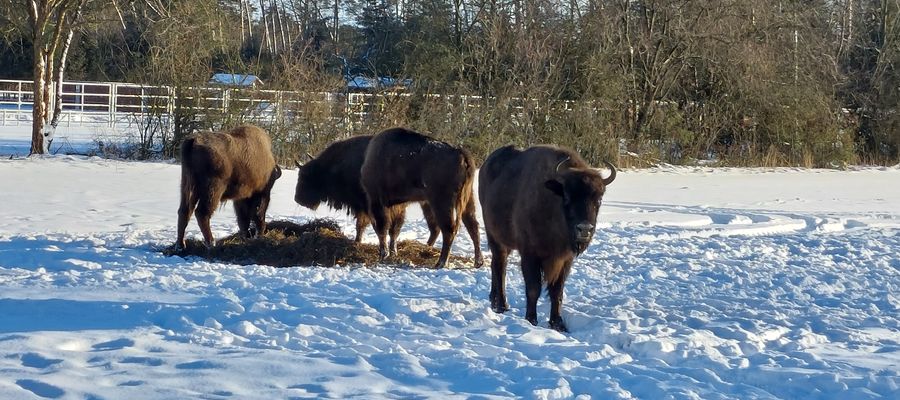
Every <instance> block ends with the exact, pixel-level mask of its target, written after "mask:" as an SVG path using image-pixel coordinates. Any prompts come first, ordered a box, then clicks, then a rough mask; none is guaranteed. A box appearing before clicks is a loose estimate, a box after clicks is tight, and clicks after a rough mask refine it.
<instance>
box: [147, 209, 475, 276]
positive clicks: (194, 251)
mask: <svg viewBox="0 0 900 400" xmlns="http://www.w3.org/2000/svg"><path fill="white" fill-rule="evenodd" d="M397 247H398V255H397V256H396V257H391V258H388V259H387V260H385V261H384V262H383V263H382V262H380V260H379V257H378V246H377V245H374V244H365V243H363V244H356V243H354V242H353V240H352V239H350V238H348V237H347V236H345V235H344V234H343V233H342V232H341V228H340V226H339V225H338V224H337V223H336V222H335V221H334V220H330V219H316V220H312V221H309V222H307V223H304V224H302V225H301V224H296V223H294V222H290V221H273V222H271V223H269V226H268V231H267V232H266V234H265V235H263V236H259V237H256V238H253V239H244V238H241V237H239V236H238V235H237V234H234V235H231V236H228V237H226V238H223V239H221V240H218V241H217V243H216V245H215V246H213V247H212V248H211V249H207V248H206V246H205V245H204V244H203V242H202V241H200V240H195V239H188V241H187V247H186V248H185V249H183V250H180V251H175V246H174V245H172V246H169V247H167V248H165V249H164V250H163V254H165V255H167V256H173V255H177V256H182V257H185V256H197V257H202V258H206V259H209V260H214V261H224V262H229V263H233V264H242V265H251V264H260V265H271V266H274V267H295V266H311V265H318V266H327V267H331V266H335V265H360V264H361V265H366V266H371V265H379V264H381V265H394V266H402V267H414V268H431V267H432V266H433V265H434V263H435V262H437V259H438V256H439V255H440V248H435V247H429V246H426V245H425V244H423V243H419V242H415V241H411V240H404V241H401V242H400V243H399V244H398V246H397ZM449 264H450V265H453V266H463V267H471V266H472V264H473V260H472V259H471V258H468V257H458V256H454V255H452V254H451V256H450V261H449Z"/></svg>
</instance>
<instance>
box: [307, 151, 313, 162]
mask: <svg viewBox="0 0 900 400" xmlns="http://www.w3.org/2000/svg"><path fill="white" fill-rule="evenodd" d="M306 156H307V157H309V160H310V161H312V160H313V159H315V157H313V155H312V154H309V152H308V151H307V152H306Z"/></svg>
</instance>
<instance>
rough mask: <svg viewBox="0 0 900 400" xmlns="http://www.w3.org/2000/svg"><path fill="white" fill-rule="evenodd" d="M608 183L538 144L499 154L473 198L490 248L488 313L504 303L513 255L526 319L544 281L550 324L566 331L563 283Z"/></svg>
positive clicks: (573, 158) (572, 157)
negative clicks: (522, 280)
mask: <svg viewBox="0 0 900 400" xmlns="http://www.w3.org/2000/svg"><path fill="white" fill-rule="evenodd" d="M607 165H608V167H609V168H610V170H611V175H610V176H609V177H608V178H605V179H604V178H603V177H601V176H600V173H598V172H597V171H595V170H594V169H592V168H591V167H590V166H588V164H587V163H586V162H584V160H582V159H581V157H580V156H579V155H578V154H577V153H575V152H574V151H572V150H569V149H563V148H559V147H555V146H535V147H531V148H529V149H526V150H518V149H516V148H514V147H513V146H507V147H503V148H500V149H497V150H496V151H494V152H493V153H491V155H490V156H488V158H487V160H485V162H484V165H483V166H482V167H481V171H480V172H479V174H478V179H479V181H478V182H479V187H478V196H479V198H480V199H481V210H482V214H483V215H484V229H485V232H486V233H487V238H488V246H490V248H491V254H492V258H491V294H490V299H491V308H493V310H494V311H496V312H498V313H502V312H504V311H506V310H508V309H509V305H508V304H507V302H506V258H507V256H508V255H509V252H510V251H511V250H518V251H519V254H520V255H521V258H522V275H523V277H524V278H525V292H526V312H525V318H526V319H527V320H528V321H529V322H531V323H532V324H535V325H536V324H537V299H538V297H539V296H540V293H541V286H542V281H543V282H546V283H547V291H548V293H549V295H550V301H551V307H550V326H551V327H552V328H554V329H557V330H559V331H566V325H565V323H564V322H563V320H562V317H561V316H560V309H561V308H562V298H563V285H564V284H565V281H566V277H568V275H569V271H570V270H571V268H572V261H573V260H574V259H575V256H577V255H578V254H581V253H582V252H583V251H584V250H585V249H587V246H588V245H589V244H590V241H591V238H592V237H593V235H594V229H595V226H596V222H597V213H598V212H599V211H600V201H601V200H602V198H603V194H604V192H605V191H606V187H607V186H608V185H609V184H610V183H612V181H613V180H614V179H615V177H616V170H615V168H614V167H613V166H612V164H609V163H607Z"/></svg>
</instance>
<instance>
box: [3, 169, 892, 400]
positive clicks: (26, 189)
mask: <svg viewBox="0 0 900 400" xmlns="http://www.w3.org/2000/svg"><path fill="white" fill-rule="evenodd" d="M178 179H179V167H178V166H177V165H175V164H167V163H138V162H117V161H108V160H99V159H82V158H75V157H54V158H48V159H25V160H22V159H16V160H8V161H7V160H3V161H0V221H2V222H0V398H3V399H28V398H77V399H84V398H89V399H124V398H128V399H140V398H148V399H170V398H207V399H225V398H240V399H247V398H261V399H263V398H264V399H272V398H319V397H330V398H347V397H361V398H382V397H389V398H441V399H443V398H453V397H463V398H470V397H474V398H508V397H525V398H569V397H579V398H588V397H591V398H595V399H630V398H641V399H661V398H672V399H736V398H751V399H770V398H782V399H870V398H886V399H896V398H898V397H900V235H898V233H900V168H896V167H895V168H865V169H857V170H852V171H824V170H794V169H776V170H758V169H705V168H695V169H692V168H661V169H651V170H638V171H622V172H621V173H620V175H619V177H618V179H617V180H616V182H615V183H614V184H613V185H612V186H610V189H609V191H608V193H607V195H606V198H605V201H604V204H603V207H602V211H601V217H600V218H601V220H602V221H603V223H602V225H601V228H600V229H598V232H597V235H596V237H595V240H594V244H593V245H592V246H591V247H590V249H589V250H588V251H587V252H586V254H584V255H583V256H582V257H580V258H579V259H578V260H577V262H576V265H575V269H574V272H573V274H572V276H571V277H570V278H569V280H568V284H567V287H566V300H565V303H564V307H565V308H564V312H563V317H564V318H565V319H566V320H567V322H568V325H569V328H570V330H571V333H569V334H565V335H564V334H560V333H557V332H555V331H552V330H550V329H548V328H547V327H546V320H547V317H548V313H549V305H548V304H547V302H546V300H545V299H542V300H541V302H540V303H539V308H538V313H539V319H540V320H541V322H542V324H541V326H538V327H532V326H531V325H530V324H528V323H527V322H526V321H525V319H524V318H523V314H524V302H525V299H524V293H523V282H522V277H521V273H520V272H519V271H518V268H517V267H516V265H517V262H518V260H517V259H513V260H511V261H512V265H511V266H512V268H510V271H509V301H510V306H511V307H512V310H511V311H510V312H508V313H506V314H504V315H498V314H495V313H493V312H492V311H491V310H490V308H489V303H488V300H487V296H488V291H489V287H490V272H489V269H488V268H483V269H481V270H474V271H473V270H469V269H448V270H437V271H435V270H427V269H397V268H387V267H380V268H362V267H354V266H347V267H340V268H318V267H299V268H282V269H276V268H270V267H264V266H237V265H228V264H220V263H212V262H207V261H203V260H200V259H182V258H178V257H165V256H163V255H161V254H160V253H159V252H158V251H157V250H158V249H160V248H161V247H164V246H166V245H168V244H171V243H172V242H173V239H174V231H175V229H174V228H175V212H176V209H177V205H178V204H177V202H178V200H177V192H178V190H177V189H178ZM295 179H296V174H295V173H294V171H285V175H284V177H282V178H281V180H279V181H278V184H277V185H276V187H275V190H274V193H273V200H272V206H271V208H270V213H269V215H270V219H292V220H296V221H303V220H306V219H309V218H314V217H321V216H333V217H336V218H338V219H339V221H341V223H342V224H343V225H344V226H345V227H346V229H347V232H352V230H351V229H352V228H351V225H352V223H351V222H350V220H349V219H348V218H347V217H346V216H344V215H341V214H337V213H331V212H328V211H327V210H319V212H317V213H313V212H310V211H309V210H306V209H303V208H300V207H298V206H297V205H295V204H294V203H293V201H292V194H293V185H294V183H295ZM214 228H215V233H216V234H217V235H218V236H219V237H221V236H222V235H225V234H227V233H230V232H232V231H234V230H235V222H234V217H233V212H232V211H231V208H230V206H226V207H225V208H223V209H221V210H219V212H218V213H217V214H216V217H215V218H214ZM189 233H190V234H191V235H193V236H198V235H199V233H198V230H197V228H196V223H195V222H193V221H192V222H191V225H190V228H189ZM482 235H483V234H482ZM404 236H405V237H407V238H417V239H419V240H424V238H425V237H426V236H427V230H426V228H425V227H424V224H423V223H422V221H421V218H419V215H418V212H417V211H415V210H410V215H409V221H408V223H407V226H406V228H405V229H404ZM367 240H369V241H374V235H373V234H372V232H371V230H370V231H369V232H368V236H367ZM457 243H458V244H457V245H455V246H454V252H455V253H458V254H463V253H470V252H471V243H470V242H469V241H468V239H467V237H466V235H459V237H458V240H457ZM482 245H483V246H484V243H482ZM485 248H486V246H485ZM486 254H490V253H489V252H488V253H486Z"/></svg>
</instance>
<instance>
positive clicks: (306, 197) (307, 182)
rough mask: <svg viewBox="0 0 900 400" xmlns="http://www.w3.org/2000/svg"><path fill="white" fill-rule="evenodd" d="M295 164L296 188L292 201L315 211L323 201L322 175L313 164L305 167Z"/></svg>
mask: <svg viewBox="0 0 900 400" xmlns="http://www.w3.org/2000/svg"><path fill="white" fill-rule="evenodd" d="M296 164H297V188H296V190H295V191H294V201H295V202H297V204H300V205H301V206H303V207H306V208H309V209H310V210H315V209H316V208H318V207H319V204H321V203H322V201H324V200H325V195H324V193H323V191H322V190H323V185H324V184H325V182H321V180H322V178H321V176H322V174H320V173H319V171H318V169H317V168H316V164H315V162H309V163H306V165H301V164H300V163H296Z"/></svg>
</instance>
